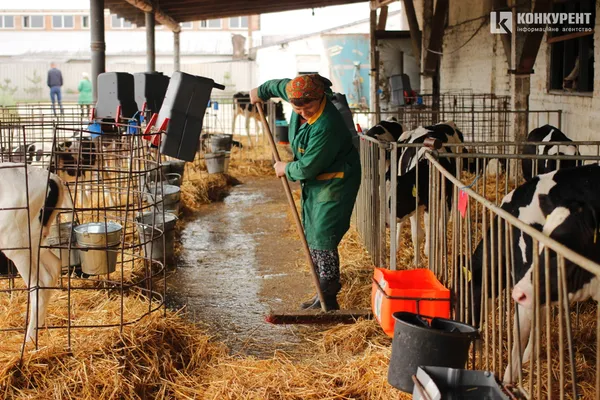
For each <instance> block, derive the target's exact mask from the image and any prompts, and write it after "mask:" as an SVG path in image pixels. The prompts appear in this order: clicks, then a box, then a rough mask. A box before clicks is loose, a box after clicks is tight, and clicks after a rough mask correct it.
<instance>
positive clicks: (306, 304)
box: [300, 294, 321, 310]
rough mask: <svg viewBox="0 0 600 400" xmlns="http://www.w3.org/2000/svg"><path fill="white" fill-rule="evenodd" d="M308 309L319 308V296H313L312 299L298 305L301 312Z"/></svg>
mask: <svg viewBox="0 0 600 400" xmlns="http://www.w3.org/2000/svg"><path fill="white" fill-rule="evenodd" d="M315 302H316V303H318V304H317V307H314V304H315ZM310 308H321V303H319V295H317V294H315V295H314V296H313V297H312V299H310V300H308V301H305V302H304V303H302V304H300V309H301V310H307V309H310Z"/></svg>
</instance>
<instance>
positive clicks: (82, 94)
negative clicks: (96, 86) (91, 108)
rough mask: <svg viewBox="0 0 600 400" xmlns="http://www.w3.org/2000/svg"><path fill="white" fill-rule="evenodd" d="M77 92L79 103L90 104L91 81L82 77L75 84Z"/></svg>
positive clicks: (91, 100)
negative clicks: (76, 84) (77, 83)
mask: <svg viewBox="0 0 600 400" xmlns="http://www.w3.org/2000/svg"><path fill="white" fill-rule="evenodd" d="M77 91H78V92H79V99H78V100H79V104H92V102H93V99H92V82H90V81H89V79H82V80H81V81H80V82H79V85H78V86H77Z"/></svg>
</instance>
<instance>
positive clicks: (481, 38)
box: [417, 0, 600, 140]
mask: <svg viewBox="0 0 600 400" xmlns="http://www.w3.org/2000/svg"><path fill="white" fill-rule="evenodd" d="M417 3H420V2H417ZM490 9H491V1H481V0H461V1H451V2H450V11H449V18H448V21H449V22H448V25H449V26H448V27H447V28H446V31H445V35H444V44H443V53H444V55H443V56H442V61H441V77H440V78H441V90H442V92H445V91H455V90H464V89H470V90H472V91H473V92H474V93H496V94H498V95H510V93H511V90H510V75H509V74H508V72H507V70H508V67H509V66H508V64H507V62H506V56H505V54H504V48H503V47H502V42H501V35H494V34H491V33H490V27H489V19H488V17H489V12H490ZM417 10H422V5H419V7H417ZM418 12H419V11H418ZM479 17H482V18H480V19H478V18H479ZM482 23H483V26H481V25H482ZM599 24H600V5H597V11H596V29H595V32H596V33H595V37H594V40H595V43H596V46H595V48H596V50H595V52H596V59H598V58H599V57H600V29H599V28H598V25H599ZM478 29H479V31H477V30H478ZM476 31H477V33H476V34H475V35H474V33H475V32H476ZM473 35H474V36H473ZM469 39H470V40H469ZM548 60H549V47H548V46H547V45H546V38H545V37H544V39H543V41H542V45H541V47H540V50H539V52H538V56H537V59H536V63H535V66H534V70H535V73H534V74H533V75H532V76H531V95H530V108H531V109H532V110H562V111H563V115H562V127H563V130H564V132H565V133H566V134H567V135H568V136H569V137H571V138H572V139H574V140H600V128H598V127H599V126H600V99H599V98H600V66H599V65H598V64H596V68H595V76H594V95H593V97H592V96H589V95H588V96H586V95H577V94H551V93H549V92H548V83H547V82H548V66H547V62H548ZM530 128H533V127H530Z"/></svg>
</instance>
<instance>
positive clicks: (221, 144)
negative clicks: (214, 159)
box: [210, 135, 233, 153]
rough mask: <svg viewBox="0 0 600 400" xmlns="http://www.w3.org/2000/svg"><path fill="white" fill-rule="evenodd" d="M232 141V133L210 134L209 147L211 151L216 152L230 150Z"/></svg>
mask: <svg viewBox="0 0 600 400" xmlns="http://www.w3.org/2000/svg"><path fill="white" fill-rule="evenodd" d="M232 141H233V136H232V135H211V136H210V149H211V151H212V152H213V153H217V152H219V151H229V150H231V144H232Z"/></svg>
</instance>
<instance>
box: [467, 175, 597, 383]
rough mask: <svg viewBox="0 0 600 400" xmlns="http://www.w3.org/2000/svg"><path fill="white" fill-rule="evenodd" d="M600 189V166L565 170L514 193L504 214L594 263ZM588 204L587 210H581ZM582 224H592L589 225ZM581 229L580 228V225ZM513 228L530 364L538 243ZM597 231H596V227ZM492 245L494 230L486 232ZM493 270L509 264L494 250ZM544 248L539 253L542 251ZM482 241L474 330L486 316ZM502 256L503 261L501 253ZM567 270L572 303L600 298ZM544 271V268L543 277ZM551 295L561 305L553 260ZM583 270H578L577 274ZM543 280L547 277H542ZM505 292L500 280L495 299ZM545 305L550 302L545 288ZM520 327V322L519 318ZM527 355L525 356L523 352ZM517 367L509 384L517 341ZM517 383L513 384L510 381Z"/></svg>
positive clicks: (475, 268)
mask: <svg viewBox="0 0 600 400" xmlns="http://www.w3.org/2000/svg"><path fill="white" fill-rule="evenodd" d="M598 185H600V166H598V165H596V164H594V165H586V166H581V167H574V168H565V169H563V168H561V169H560V170H557V171H553V172H550V173H547V174H542V175H538V176H535V177H533V178H532V179H531V180H529V181H527V182H525V183H524V184H523V185H521V186H519V187H517V188H516V189H515V190H513V191H512V192H510V193H509V194H508V195H506V196H505V198H504V199H503V200H502V205H501V207H502V209H504V210H506V211H507V212H509V213H510V214H511V215H513V216H515V217H517V218H519V219H520V220H521V221H523V222H525V223H527V224H529V225H530V226H532V227H533V228H535V229H537V230H539V231H544V233H546V234H547V235H550V236H551V237H553V238H555V239H556V240H558V241H560V242H562V243H563V244H565V245H566V246H568V247H570V248H571V249H572V250H575V251H578V252H581V253H582V254H583V255H586V256H588V257H590V258H592V259H595V257H596V255H597V252H598V251H599V250H598V249H597V248H596V246H595V245H594V246H592V242H593V237H594V236H593V231H594V230H593V229H591V228H590V226H588V224H592V225H594V226H596V217H595V215H596V214H598V212H599V211H600V196H598V194H597V192H596V188H597V187H598ZM582 204H585V207H584V206H582ZM583 219H588V221H587V222H586V223H585V224H584V223H583ZM577 224H578V225H577ZM511 229H512V239H513V241H512V243H510V246H511V248H512V254H513V255H514V259H513V268H514V275H512V279H511V282H518V283H517V284H516V285H515V288H514V289H513V298H514V299H515V301H517V303H518V308H519V327H520V348H521V350H522V356H523V363H524V362H526V361H527V360H528V359H529V356H530V351H531V348H530V343H528V341H529V330H530V329H531V307H532V305H533V304H535V302H534V299H533V298H532V293H533V289H532V288H533V286H532V282H531V279H532V265H533V256H534V254H533V241H532V238H531V236H529V235H528V234H526V233H524V232H522V231H521V230H520V229H517V228H514V227H511ZM596 229H597V228H596ZM486 235H488V244H489V243H490V240H489V230H488V232H486ZM499 235H500V236H501V237H505V235H504V226H503V224H502V225H501V229H500V233H499ZM487 247H488V248H487V259H488V265H491V262H492V260H494V262H495V265H496V266H497V268H498V266H499V267H500V268H502V267H503V266H504V265H506V260H504V259H503V258H498V257H499V256H498V251H497V249H491V248H490V246H489V245H488V246H487ZM540 247H542V249H540V252H541V251H542V250H543V246H540ZM483 252H484V246H483V239H482V240H481V241H480V242H479V244H478V246H477V248H476V250H475V252H474V254H473V257H472V259H471V262H472V271H471V272H472V285H473V286H472V289H473V313H474V315H473V318H474V320H473V322H474V324H475V326H479V325H480V320H481V317H480V314H481V311H482V301H483V298H482V295H483V283H484V282H483V275H484V274H483ZM500 257H503V252H501V255H500ZM539 265H540V266H543V265H544V260H543V257H542V259H541V260H540V264H539ZM569 268H570V269H568V270H567V279H568V280H569V281H568V284H567V291H568V293H569V298H570V299H571V300H573V301H576V300H578V299H579V300H581V299H584V298H588V297H593V298H595V299H597V288H598V286H597V284H596V283H595V280H594V285H587V286H586V284H589V283H590V282H592V281H593V279H592V277H591V276H590V275H589V274H587V273H585V272H582V270H581V269H580V268H576V267H575V266H574V265H570V267H569ZM542 270H543V267H542V268H540V272H541V271H542ZM551 270H552V273H551V276H550V279H551V281H550V282H551V293H550V300H551V301H556V300H557V299H558V297H557V289H556V288H557V284H556V260H554V261H552V260H551ZM577 270H579V271H577ZM499 272H500V274H501V276H505V275H506V274H505V271H503V270H500V271H499ZM540 275H541V277H542V278H543V277H544V276H543V273H542V274H540ZM487 284H488V295H489V296H491V295H492V280H491V274H488V283H487ZM505 287H506V282H504V281H502V284H499V283H498V280H496V287H495V288H494V289H495V290H493V291H494V292H495V294H496V296H498V295H499V293H500V292H501V290H502V289H504V288H505ZM539 295H540V304H544V303H545V302H546V296H547V294H546V293H545V283H542V285H541V286H540V294H539ZM515 326H516V319H515ZM523 350H524V351H523ZM512 352H513V365H512V366H508V367H507V369H506V371H505V374H504V381H505V382H510V381H512V380H514V379H515V377H516V374H517V372H518V371H517V368H518V364H517V359H518V358H519V355H520V354H519V351H518V347H517V342H515V344H514V346H513V349H512ZM511 378H512V379H511Z"/></svg>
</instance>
